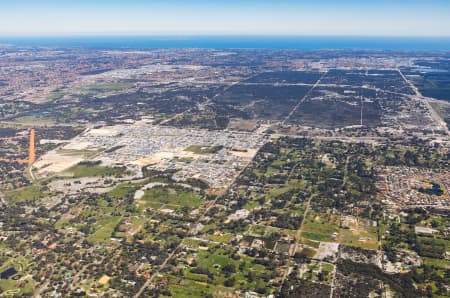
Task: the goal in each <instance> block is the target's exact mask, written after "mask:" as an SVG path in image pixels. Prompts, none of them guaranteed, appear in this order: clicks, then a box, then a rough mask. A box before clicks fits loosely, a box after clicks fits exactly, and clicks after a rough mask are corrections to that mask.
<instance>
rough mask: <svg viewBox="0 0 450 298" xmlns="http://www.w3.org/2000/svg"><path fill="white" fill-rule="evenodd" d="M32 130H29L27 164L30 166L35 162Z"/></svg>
mask: <svg viewBox="0 0 450 298" xmlns="http://www.w3.org/2000/svg"><path fill="white" fill-rule="evenodd" d="M34 134H35V132H34V128H32V129H31V130H30V146H29V149H28V164H29V165H31V164H33V163H34V162H35V161H36V152H35V148H34Z"/></svg>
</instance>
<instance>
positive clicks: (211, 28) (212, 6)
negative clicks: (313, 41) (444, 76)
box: [0, 0, 450, 36]
mask: <svg viewBox="0 0 450 298" xmlns="http://www.w3.org/2000/svg"><path fill="white" fill-rule="evenodd" d="M78 34H233V35H234V34H262V35H264V34H270V35H278V34H279V35H367V36H373V35H378V36H450V0H389V1H388V0H367V1H366V0H335V1H331V0H313V1H304V0H295V1H293V0H290V1H287V0H285V1H283V0H259V1H256V0H247V1H246V0H227V1H214V0H209V1H206V0H140V1H139V0H120V1H119V0H58V1H56V0H0V35H78Z"/></svg>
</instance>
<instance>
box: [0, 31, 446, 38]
mask: <svg viewBox="0 0 450 298" xmlns="http://www.w3.org/2000/svg"><path fill="white" fill-rule="evenodd" d="M4 37H33V38H39V37H177V38H182V37H186V38H189V37H355V38H380V37H381V38H433V39H434V38H450V35H382V34H369V35H361V34H296V33H292V34H291V33H285V34H276V33H107V32H98V33H86V32H80V33H0V38H4Z"/></svg>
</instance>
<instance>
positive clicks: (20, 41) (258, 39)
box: [0, 35, 450, 51]
mask: <svg viewBox="0 0 450 298" xmlns="http://www.w3.org/2000/svg"><path fill="white" fill-rule="evenodd" d="M2 44H3V45H5V44H6V45H15V46H36V47H87V48H99V49H112V48H116V49H117V48H128V49H154V48H208V49H302V50H318V49H336V50H339V49H340V50H350V49H355V50H363V49H364V50H392V51H406V50H412V51H441V50H450V37H439V38H438V37H355V36H352V37H350V36H131V35H128V36H70V37H68V36H67V37H48V36H45V37H1V36H0V45H2Z"/></svg>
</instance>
